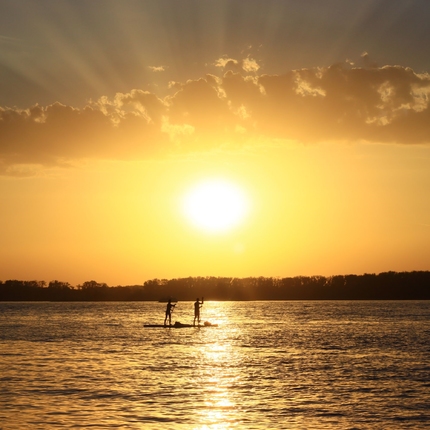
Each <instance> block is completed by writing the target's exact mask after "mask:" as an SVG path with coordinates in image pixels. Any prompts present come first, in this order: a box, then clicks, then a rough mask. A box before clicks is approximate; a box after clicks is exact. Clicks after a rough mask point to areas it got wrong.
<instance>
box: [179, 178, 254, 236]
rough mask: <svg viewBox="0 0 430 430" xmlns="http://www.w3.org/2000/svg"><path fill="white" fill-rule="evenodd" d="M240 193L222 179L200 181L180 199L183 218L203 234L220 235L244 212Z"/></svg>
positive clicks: (244, 207) (231, 226)
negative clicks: (219, 233)
mask: <svg viewBox="0 0 430 430" xmlns="http://www.w3.org/2000/svg"><path fill="white" fill-rule="evenodd" d="M248 208H249V204H248V200H247V198H246V195H245V193H244V192H243V190H242V189H241V188H240V187H238V186H237V185H236V184H234V183H233V182H230V181H227V180H224V179H208V180H204V181H202V182H200V183H198V184H197V185H195V186H194V187H192V188H191V189H190V190H189V191H188V192H187V193H186V194H185V197H184V199H183V211H184V214H185V216H186V218H187V219H188V220H189V221H190V222H191V223H192V224H193V225H195V226H196V227H199V228H201V229H202V230H205V231H207V232H214V233H215V232H220V231H226V230H230V229H232V228H233V227H236V226H237V225H238V224H240V222H241V221H242V220H243V219H244V217H245V215H246V214H247V212H248Z"/></svg>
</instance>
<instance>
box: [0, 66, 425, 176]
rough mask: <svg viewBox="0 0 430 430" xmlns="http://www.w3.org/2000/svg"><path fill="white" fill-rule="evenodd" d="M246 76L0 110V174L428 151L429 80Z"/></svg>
mask: <svg viewBox="0 0 430 430" xmlns="http://www.w3.org/2000/svg"><path fill="white" fill-rule="evenodd" d="M234 61H235V60H232V59H229V60H228V61H227V63H229V62H230V63H234ZM227 63H226V64H227ZM235 64H239V62H236V63H235ZM252 71H253V74H252V76H249V75H247V74H246V73H244V72H243V70H242V71H241V72H240V73H239V72H234V71H231V70H230V71H227V72H226V73H225V74H224V76H222V77H216V76H213V75H206V76H205V77H203V78H201V79H198V80H190V81H187V82H185V83H175V84H174V85H172V87H171V90H172V91H173V94H172V95H170V96H168V97H166V98H165V99H164V100H162V99H160V98H158V97H157V96H156V95H155V94H152V93H149V92H146V91H141V90H133V91H131V92H130V93H127V94H117V95H116V96H115V97H114V98H113V99H108V98H107V97H103V98H101V99H99V100H97V101H96V102H91V103H89V104H88V106H86V107H85V108H83V109H76V108H73V107H71V106H65V105H62V104H59V103H55V104H53V105H50V106H46V107H42V106H34V107H32V108H29V109H26V110H19V109H12V108H0V163H1V164H0V166H2V169H3V171H6V170H7V169H10V167H11V166H14V165H25V164H40V165H56V164H57V165H58V164H61V163H65V162H67V161H70V160H76V159H83V158H111V159H112V158H113V159H133V158H144V157H148V156H156V155H158V154H160V153H162V152H166V151H170V150H177V149H178V148H182V149H184V148H185V150H186V149H187V148H192V149H193V150H195V149H204V148H207V147H211V146H214V145H221V144H223V145H224V144H225V143H226V142H228V143H237V142H243V141H244V140H250V139H253V138H255V137H258V138H261V137H264V136H265V137H268V138H277V139H288V140H297V141H303V142H319V141H324V140H341V141H346V140H349V141H363V140H365V141H369V142H391V143H400V144H417V143H421V144H428V143H430V114H429V94H430V76H429V75H428V74H417V73H415V72H414V71H413V70H412V69H410V68H405V67H401V66H385V67H374V66H372V67H366V68H359V67H352V66H351V65H349V64H346V63H345V64H335V65H333V66H331V67H328V68H312V69H301V70H293V71H290V72H288V73H286V74H284V75H259V76H258V75H256V74H255V70H252ZM260 142H261V139H260Z"/></svg>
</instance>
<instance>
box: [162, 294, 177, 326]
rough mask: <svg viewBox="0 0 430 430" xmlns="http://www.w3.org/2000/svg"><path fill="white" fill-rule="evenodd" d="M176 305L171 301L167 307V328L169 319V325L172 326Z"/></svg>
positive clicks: (165, 319)
mask: <svg viewBox="0 0 430 430" xmlns="http://www.w3.org/2000/svg"><path fill="white" fill-rule="evenodd" d="M175 306H176V305H173V304H172V300H170V299H169V301H168V302H167V306H166V317H165V318H164V326H166V321H167V318H169V325H172V312H173V309H174V308H175Z"/></svg>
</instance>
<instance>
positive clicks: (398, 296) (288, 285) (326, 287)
mask: <svg viewBox="0 0 430 430" xmlns="http://www.w3.org/2000/svg"><path fill="white" fill-rule="evenodd" d="M169 297H173V298H175V299H177V300H184V301H185V300H195V299H196V297H204V298H205V300H430V272H428V271H423V272H384V273H379V274H364V275H337V276H331V277H324V276H296V277H290V278H267V277H249V278H229V277H214V276H208V277H188V278H175V279H152V280H149V281H146V282H145V283H144V284H143V285H127V286H108V285H107V284H105V283H99V282H96V281H87V282H84V283H83V284H81V285H77V286H72V285H70V284H69V283H68V282H62V281H57V280H55V281H51V282H49V284H47V283H46V282H45V281H18V280H7V281H5V282H2V281H0V300H2V301H26V300H28V301H145V300H148V301H149V300H160V299H166V298H169Z"/></svg>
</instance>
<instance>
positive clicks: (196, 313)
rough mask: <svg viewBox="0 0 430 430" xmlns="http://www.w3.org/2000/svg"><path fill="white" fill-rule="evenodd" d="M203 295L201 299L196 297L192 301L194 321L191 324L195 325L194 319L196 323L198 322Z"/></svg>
mask: <svg viewBox="0 0 430 430" xmlns="http://www.w3.org/2000/svg"><path fill="white" fill-rule="evenodd" d="M203 302H204V300H203V297H202V301H200V300H199V298H198V297H197V299H196V301H195V302H194V322H193V325H196V320H197V323H198V324H200V308H201V307H202V306H203Z"/></svg>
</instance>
